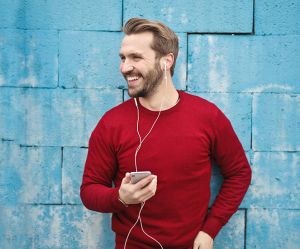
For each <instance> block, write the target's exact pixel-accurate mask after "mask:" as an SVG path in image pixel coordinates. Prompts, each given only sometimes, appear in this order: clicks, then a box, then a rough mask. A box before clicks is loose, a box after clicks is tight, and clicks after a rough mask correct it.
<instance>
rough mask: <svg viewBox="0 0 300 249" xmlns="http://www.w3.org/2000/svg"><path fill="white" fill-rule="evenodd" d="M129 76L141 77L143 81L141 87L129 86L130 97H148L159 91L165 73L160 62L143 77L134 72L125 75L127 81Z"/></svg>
mask: <svg viewBox="0 0 300 249" xmlns="http://www.w3.org/2000/svg"><path fill="white" fill-rule="evenodd" d="M128 75H139V76H140V77H141V78H142V80H143V83H141V84H142V85H141V86H136V87H130V86H128V95H129V96H130V97H132V98H137V97H148V96H151V95H153V94H154V93H155V91H156V90H157V87H158V86H159V84H160V81H161V79H162V77H163V71H162V70H161V68H160V64H159V62H155V64H154V68H153V69H150V70H149V71H148V72H147V73H146V74H145V75H141V74H140V73H136V72H135V71H133V72H131V73H130V74H126V75H124V77H125V79H126V76H128Z"/></svg>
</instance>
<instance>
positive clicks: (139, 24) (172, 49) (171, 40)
mask: <svg viewBox="0 0 300 249" xmlns="http://www.w3.org/2000/svg"><path fill="white" fill-rule="evenodd" d="M123 32H124V33H125V34H126V35H131V34H139V33H143V32H151V33H152V34H153V42H152V44H151V48H152V49H153V50H154V51H155V52H156V58H161V57H162V56H164V55H167V54H169V53H172V54H173V55H174V63H173V65H172V67H171V69H170V70H171V75H172V76H173V74H174V68H175V64H176V59H177V56H178V50H179V48H178V37H177V35H176V34H175V33H174V32H173V31H172V30H171V29H170V28H169V27H167V26H166V25H164V24H163V23H161V22H158V21H152V20H147V19H143V18H131V19H129V20H128V21H127V22H126V23H125V25H124V26H123Z"/></svg>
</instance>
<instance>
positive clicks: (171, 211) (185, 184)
mask: <svg viewBox="0 0 300 249" xmlns="http://www.w3.org/2000/svg"><path fill="white" fill-rule="evenodd" d="M123 31H124V32H125V37H124V39H123V41H122V45H121V50H120V58H121V63H120V70H121V73H122V74H123V75H124V77H125V79H126V81H127V83H128V94H129V96H131V97H132V98H131V99H129V100H127V101H125V102H124V103H122V104H120V105H118V106H116V107H115V108H113V109H111V110H110V111H108V112H107V113H105V115H104V116H103V117H102V118H101V120H100V121H99V123H98V124H97V126H96V128H95V129H94V131H93V132H92V134H91V137H90V141H89V150H88V155H87V160H86V163H85V169H84V173H83V181H82V185H81V193H80V194H81V199H82V202H83V204H84V205H85V206H86V207H87V208H88V209H91V210H94V211H98V212H110V213H113V216H112V229H113V231H114V232H115V233H116V248H117V249H120V248H127V249H133V248H138V249H147V248H165V249H196V248H197V249H211V248H212V246H213V239H214V238H215V236H216V235H217V233H218V232H219V231H220V229H221V228H222V226H223V225H224V224H226V223H227V221H228V220H229V218H230V217H231V216H232V215H233V214H234V213H235V212H236V210H237V209H238V206H239V205H240V203H241V201H242V199H243V197H244V195H245V193H246V191H247V189H248V186H249V184H250V180H251V169H250V166H249V164H248V161H247V159H246V156H245V153H244V150H243V148H242V146H241V143H240V142H239V140H238V138H237V136H236V134H235V132H234V130H233V128H232V126H231V124H230V121H229V120H228V119H227V118H226V117H225V115H224V114H223V113H222V112H221V111H220V110H219V109H218V108H217V107H216V106H215V105H214V104H212V103H210V102H209V101H206V100H204V99H202V98H200V97H196V96H193V95H190V94H187V93H185V92H183V91H179V90H176V89H175V87H174V85H173V82H172V78H171V76H173V73H174V67H175V62H176V58H177V55H178V38H177V36H176V35H175V33H174V32H173V31H172V30H171V29H169V28H168V27H167V26H165V25H164V24H162V23H159V22H154V21H150V20H146V19H139V18H132V19H130V20H128V22H127V23H126V24H125V26H124V28H123ZM212 159H214V160H216V162H217V164H218V166H219V167H220V169H221V173H222V175H223V177H224V181H223V184H222V187H221V190H220V192H219V194H218V196H217V197H216V199H215V201H214V203H213V205H212V207H211V209H210V212H208V204H209V200H210V177H211V160H212ZM134 171H151V173H152V174H151V175H149V176H147V177H146V178H143V179H142V180H140V181H139V182H137V183H133V182H132V181H131V180H132V179H131V175H130V174H129V173H128V172H134ZM112 183H113V184H112ZM113 185H114V186H113Z"/></svg>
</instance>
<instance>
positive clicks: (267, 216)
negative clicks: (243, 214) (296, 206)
mask: <svg viewBox="0 0 300 249" xmlns="http://www.w3.org/2000/svg"><path fill="white" fill-rule="evenodd" d="M299 228H300V211H299V210H285V209H249V210H248V212H247V244H246V246H247V248H257V249H273V248H285V249H297V248H299V244H300V229H299Z"/></svg>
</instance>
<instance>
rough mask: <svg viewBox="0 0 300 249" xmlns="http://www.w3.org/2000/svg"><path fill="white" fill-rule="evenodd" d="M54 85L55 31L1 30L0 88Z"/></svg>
mask: <svg viewBox="0 0 300 249" xmlns="http://www.w3.org/2000/svg"><path fill="white" fill-rule="evenodd" d="M57 85H58V33H57V32H55V31H37V30H30V31H29V30H26V31H23V30H0V86H17V87H46V88H54V87H56V86H57Z"/></svg>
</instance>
